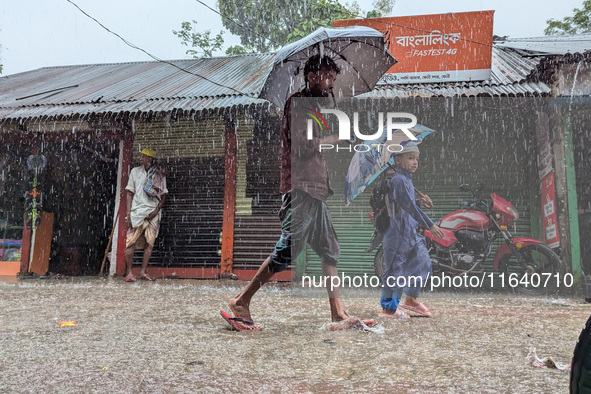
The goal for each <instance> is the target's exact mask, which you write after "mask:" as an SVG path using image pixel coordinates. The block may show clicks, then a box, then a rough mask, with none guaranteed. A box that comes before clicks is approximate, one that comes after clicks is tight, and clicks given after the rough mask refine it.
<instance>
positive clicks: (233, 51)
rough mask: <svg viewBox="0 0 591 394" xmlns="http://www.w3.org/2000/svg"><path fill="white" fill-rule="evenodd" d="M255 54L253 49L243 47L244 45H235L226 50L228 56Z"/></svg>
mask: <svg viewBox="0 0 591 394" xmlns="http://www.w3.org/2000/svg"><path fill="white" fill-rule="evenodd" d="M253 52H254V50H253V49H252V48H247V47H243V46H242V45H233V46H230V47H228V49H226V55H245V54H247V53H253Z"/></svg>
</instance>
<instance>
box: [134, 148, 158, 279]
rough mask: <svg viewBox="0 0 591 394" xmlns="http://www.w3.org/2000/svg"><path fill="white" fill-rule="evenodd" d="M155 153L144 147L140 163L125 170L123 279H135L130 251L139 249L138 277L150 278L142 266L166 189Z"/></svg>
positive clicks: (154, 233) (152, 245)
mask: <svg viewBox="0 0 591 394" xmlns="http://www.w3.org/2000/svg"><path fill="white" fill-rule="evenodd" d="M155 160H156V154H155V153H154V151H153V150H152V149H148V148H144V149H142V151H141V153H140V161H141V165H140V166H138V167H135V168H133V169H132V170H131V172H130V173H129V182H128V183H127V187H126V188H125V190H127V206H126V207H127V211H126V212H127V214H126V215H125V222H126V223H127V239H126V243H125V281H126V282H135V280H136V277H135V276H134V275H133V273H132V272H131V265H132V263H133V252H134V251H135V250H136V249H143V250H144V256H143V260H142V268H141V270H140V275H139V278H140V279H144V280H154V278H153V277H152V276H150V275H148V274H147V273H146V267H147V266H148V262H149V261H150V257H151V256H152V249H153V248H154V242H155V241H156V237H157V236H158V230H159V228H160V219H161V218H162V205H164V200H165V198H166V194H167V193H168V189H167V188H166V177H165V176H164V173H163V171H162V169H161V168H160V167H159V166H158V165H157V164H156V163H155Z"/></svg>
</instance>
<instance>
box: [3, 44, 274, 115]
mask: <svg viewBox="0 0 591 394" xmlns="http://www.w3.org/2000/svg"><path fill="white" fill-rule="evenodd" d="M273 59H274V55H273V54H256V55H242V56H227V57H217V58H202V59H188V60H174V61H170V62H169V63H172V64H173V65H174V66H173V65H171V64H167V63H164V62H134V63H118V64H93V65H81V66H64V67H46V68H41V69H38V70H33V71H29V72H24V73H19V74H14V75H8V76H5V77H2V78H0V119H3V118H4V119H7V118H12V119H19V118H30V117H45V116H68V115H73V114H80V115H86V114H89V113H120V112H148V111H168V110H172V109H180V110H204V109H216V108H225V107H233V106H246V105H252V104H255V105H256V104H262V103H266V101H265V100H260V99H258V98H257V97H258V95H259V92H260V90H261V88H262V87H263V84H264V83H265V80H266V79H267V76H268V74H269V72H270V71H271V68H272V66H273ZM175 66H176V67H175ZM177 67H180V68H182V69H185V70H187V71H189V72H191V73H194V74H198V75H200V76H203V77H205V78H207V79H205V78H202V77H200V76H198V75H192V74H189V73H187V72H185V71H182V70H179V68H177Z"/></svg>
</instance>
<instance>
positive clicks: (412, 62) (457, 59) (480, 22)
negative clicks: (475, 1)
mask: <svg viewBox="0 0 591 394" xmlns="http://www.w3.org/2000/svg"><path fill="white" fill-rule="evenodd" d="M493 14H494V11H478V12H458V13H448V14H434V15H416V16H402V17H391V18H374V19H348V20H337V21H334V22H333V26H334V27H343V26H368V27H371V28H374V29H376V30H378V31H380V32H382V33H384V35H386V38H387V40H388V42H389V45H388V50H389V51H390V53H392V55H394V57H395V58H396V60H398V63H397V64H395V65H394V66H392V68H390V70H388V73H387V74H386V75H384V77H383V78H382V81H381V82H382V83H402V84H406V83H425V82H430V83H432V82H449V81H482V80H486V79H489V78H490V75H491V58H492V39H493V34H492V33H493Z"/></svg>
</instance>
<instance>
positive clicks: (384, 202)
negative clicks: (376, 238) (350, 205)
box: [369, 179, 390, 233]
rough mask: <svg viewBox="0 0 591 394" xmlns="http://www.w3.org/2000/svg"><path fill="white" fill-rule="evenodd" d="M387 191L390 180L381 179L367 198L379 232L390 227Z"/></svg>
mask: <svg viewBox="0 0 591 394" xmlns="http://www.w3.org/2000/svg"><path fill="white" fill-rule="evenodd" d="M388 193H390V180H389V179H383V180H382V181H381V182H380V183H378V184H377V185H376V186H375V187H374V188H373V192H372V193H371V197H370V199H369V205H371V207H372V209H373V212H374V220H375V226H376V229H377V230H378V231H379V232H381V233H385V232H386V230H388V227H390V214H389V212H388V202H389V198H388Z"/></svg>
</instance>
